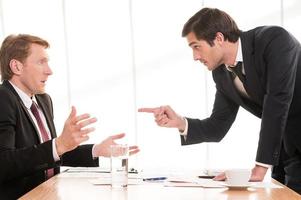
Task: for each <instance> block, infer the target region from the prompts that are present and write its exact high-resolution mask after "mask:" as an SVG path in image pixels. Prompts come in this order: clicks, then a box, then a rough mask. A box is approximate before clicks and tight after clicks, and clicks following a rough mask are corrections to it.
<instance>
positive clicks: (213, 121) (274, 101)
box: [181, 26, 301, 165]
mask: <svg viewBox="0 0 301 200" xmlns="http://www.w3.org/2000/svg"><path fill="white" fill-rule="evenodd" d="M240 39H241V45H242V54H243V63H244V68H245V75H246V83H245V85H244V86H245V89H246V91H247V93H248V94H249V96H250V99H245V98H243V97H241V96H240V95H239V93H238V92H237V90H236V88H235V86H234V84H233V80H232V79H231V76H230V73H229V72H228V71H227V70H226V68H225V66H224V65H221V66H219V67H218V68H217V69H215V70H214V71H213V72H212V75H213V79H214V81H215V83H216V96H215V102H214V106H213V111H212V114H211V116H210V117H209V118H207V119H204V120H198V119H191V118H188V124H189V126H188V135H187V138H186V140H185V139H184V138H183V137H182V138H181V141H182V144H183V145H186V144H194V143H200V142H217V141H220V140H221V139H222V138H223V137H224V136H225V134H226V133H227V132H228V130H229V128H230V127H231V125H232V123H233V122H234V120H235V117H236V115H237V111H238V108H239V106H242V107H243V108H245V109H246V110H248V111H249V112H251V113H253V114H254V115H256V116H257V117H260V118H261V129H260V133H259V134H260V136H259V142H258V148H257V156H256V161H258V162H262V163H266V164H271V165H277V163H278V160H279V154H280V149H281V148H282V144H284V147H285V150H286V151H287V153H289V154H293V153H294V152H295V151H296V150H299V151H300V152H301V88H300V87H301V47H300V43H299V42H298V41H297V40H296V39H295V38H294V37H293V36H292V35H290V34H289V33H288V32H287V31H286V30H284V29H283V28H281V27H275V26H264V27H258V28H255V29H253V30H250V31H247V32H242V33H241V35H240Z"/></svg>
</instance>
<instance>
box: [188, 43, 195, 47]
mask: <svg viewBox="0 0 301 200" xmlns="http://www.w3.org/2000/svg"><path fill="white" fill-rule="evenodd" d="M194 44H196V42H190V43H189V44H188V45H189V46H190V47H191V45H194Z"/></svg>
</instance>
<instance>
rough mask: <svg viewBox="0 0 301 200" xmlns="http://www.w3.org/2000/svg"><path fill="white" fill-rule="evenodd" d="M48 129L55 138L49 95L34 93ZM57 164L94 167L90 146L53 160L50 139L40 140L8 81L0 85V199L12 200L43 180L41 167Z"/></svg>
mask: <svg viewBox="0 0 301 200" xmlns="http://www.w3.org/2000/svg"><path fill="white" fill-rule="evenodd" d="M36 99H37V102H38V104H39V106H40V108H41V109H42V111H43V113H44V115H45V117H46V121H47V124H48V127H49V130H50V132H51V135H52V138H55V137H56V132H55V127H54V123H53V108H52V102H51V98H50V96H49V95H47V94H41V95H36ZM60 165H67V166H98V159H96V160H93V158H92V145H82V146H79V147H78V148H76V149H75V150H73V151H70V152H68V153H65V154H64V155H63V156H62V157H61V159H60V161H59V162H55V161H54V158H53V153H52V141H51V140H50V141H47V142H45V143H42V144H41V143H40V141H39V137H38V132H37V128H36V127H35V125H34V123H33V121H32V119H31V117H30V115H29V113H28V111H27V108H26V107H25V106H24V104H23V102H22V100H21V99H20V97H19V96H18V94H17V93H16V91H15V90H14V88H13V87H12V85H11V84H10V83H9V82H8V81H4V82H3V84H2V85H1V86H0V199H16V198H18V197H20V196H21V195H23V194H24V193H26V192H28V191H29V190H31V189H32V188H34V187H35V186H37V185H38V184H40V183H42V182H43V181H45V180H46V177H45V170H46V169H49V168H55V173H58V172H59V166H60Z"/></svg>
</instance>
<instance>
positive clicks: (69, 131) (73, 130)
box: [56, 106, 97, 156]
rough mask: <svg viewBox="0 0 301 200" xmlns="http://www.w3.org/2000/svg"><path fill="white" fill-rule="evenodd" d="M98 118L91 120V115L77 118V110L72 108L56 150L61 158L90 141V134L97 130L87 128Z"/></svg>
mask: <svg viewBox="0 0 301 200" xmlns="http://www.w3.org/2000/svg"><path fill="white" fill-rule="evenodd" d="M96 121H97V120H96V118H94V117H93V118H91V117H90V115H89V114H82V115H79V116H76V109H75V107H74V106H72V108H71V113H70V115H69V117H68V118H67V120H66V121H65V125H64V129H63V132H62V134H61V135H60V136H59V137H58V138H57V139H56V149H57V153H58V155H59V156H61V155H62V154H64V153H65V152H68V151H71V150H73V149H75V148H76V147H77V146H78V145H80V144H81V143H82V142H84V141H87V140H88V139H89V136H88V134H89V133H91V132H92V131H94V130H95V128H93V127H89V128H85V127H86V126H88V125H90V124H93V123H95V122H96Z"/></svg>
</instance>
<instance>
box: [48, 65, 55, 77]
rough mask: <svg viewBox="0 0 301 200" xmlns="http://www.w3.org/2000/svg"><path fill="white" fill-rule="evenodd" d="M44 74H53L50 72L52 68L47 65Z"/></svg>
mask: <svg viewBox="0 0 301 200" xmlns="http://www.w3.org/2000/svg"><path fill="white" fill-rule="evenodd" d="M46 74H47V75H48V76H50V75H52V74H53V72H52V70H51V68H50V66H49V65H47V68H46Z"/></svg>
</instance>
